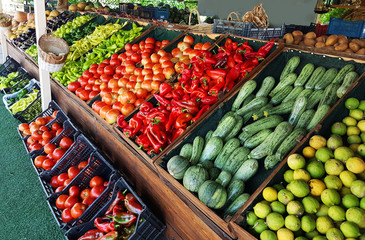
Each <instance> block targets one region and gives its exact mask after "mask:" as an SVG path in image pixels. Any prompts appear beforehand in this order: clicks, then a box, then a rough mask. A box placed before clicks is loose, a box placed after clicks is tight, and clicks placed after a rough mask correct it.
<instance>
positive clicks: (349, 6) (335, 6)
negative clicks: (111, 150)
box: [327, 5, 365, 10]
mask: <svg viewBox="0 0 365 240" xmlns="http://www.w3.org/2000/svg"><path fill="white" fill-rule="evenodd" d="M327 7H330V8H350V9H358V10H365V6H360V7H356V6H351V5H327Z"/></svg>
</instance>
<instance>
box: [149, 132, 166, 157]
mask: <svg viewBox="0 0 365 240" xmlns="http://www.w3.org/2000/svg"><path fill="white" fill-rule="evenodd" d="M147 137H148V139H149V140H150V142H151V144H152V147H153V150H155V151H156V152H157V151H158V150H159V149H160V148H162V146H163V144H160V143H159V142H158V141H157V139H156V138H155V137H154V136H153V135H152V133H151V132H150V131H147Z"/></svg>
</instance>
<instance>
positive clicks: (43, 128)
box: [29, 126, 49, 132]
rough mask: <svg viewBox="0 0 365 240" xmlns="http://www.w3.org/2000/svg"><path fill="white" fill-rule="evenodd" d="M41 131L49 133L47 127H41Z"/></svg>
mask: <svg viewBox="0 0 365 240" xmlns="http://www.w3.org/2000/svg"><path fill="white" fill-rule="evenodd" d="M29 130H30V129H29ZM39 130H41V131H43V132H45V131H49V128H48V127H47V126H41V127H40V128H39Z"/></svg>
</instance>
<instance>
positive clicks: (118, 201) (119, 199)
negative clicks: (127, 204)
mask: <svg viewBox="0 0 365 240" xmlns="http://www.w3.org/2000/svg"><path fill="white" fill-rule="evenodd" d="M124 199H125V197H124V195H123V193H122V192H121V191H118V192H117V196H116V197H115V199H114V201H113V202H112V204H110V206H109V208H108V209H107V210H106V212H105V215H109V214H110V213H111V212H112V211H113V209H114V207H115V206H117V205H118V204H121V203H123V200H124Z"/></svg>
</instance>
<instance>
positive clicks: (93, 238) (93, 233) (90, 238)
mask: <svg viewBox="0 0 365 240" xmlns="http://www.w3.org/2000/svg"><path fill="white" fill-rule="evenodd" d="M103 235H104V233H103V232H102V231H100V230H99V229H91V230H89V231H87V232H86V233H85V234H84V235H82V236H81V237H79V238H78V240H97V239H99V238H101V237H102V236H103Z"/></svg>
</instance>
